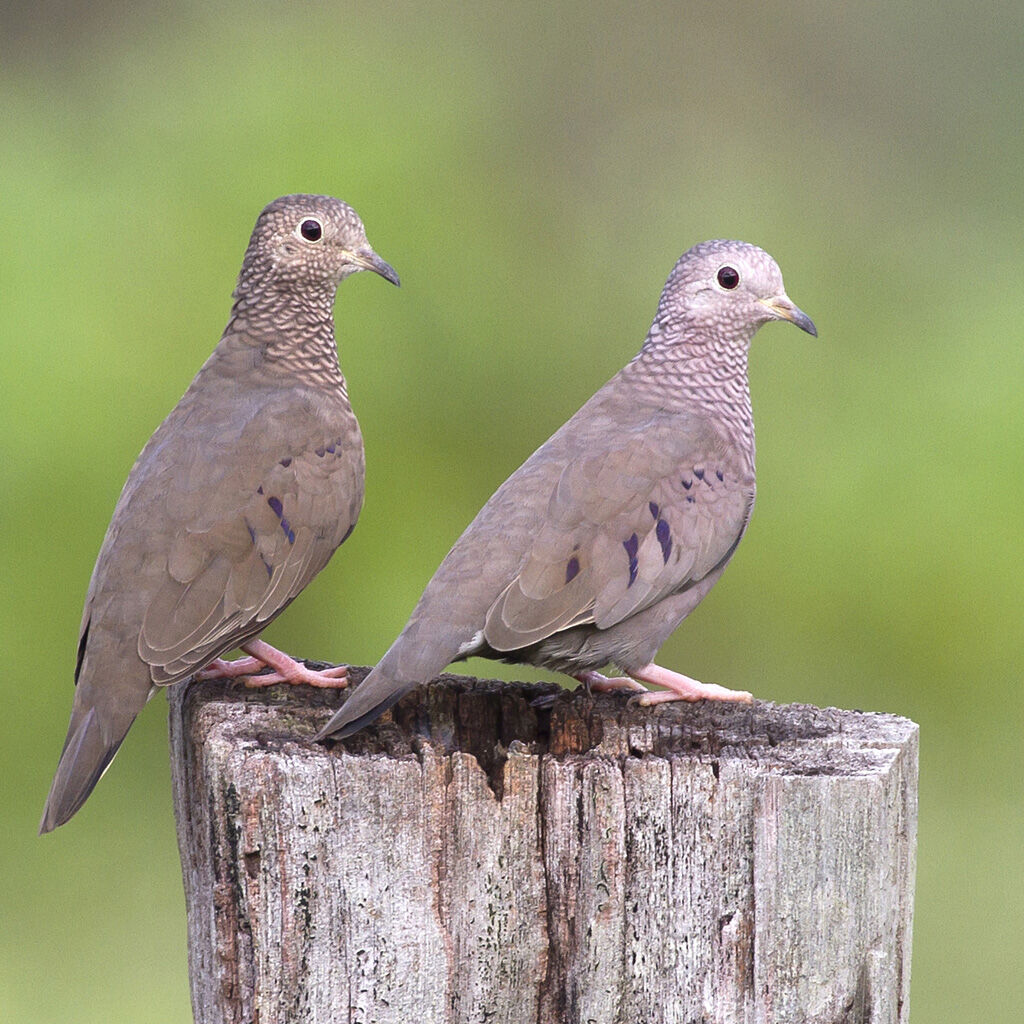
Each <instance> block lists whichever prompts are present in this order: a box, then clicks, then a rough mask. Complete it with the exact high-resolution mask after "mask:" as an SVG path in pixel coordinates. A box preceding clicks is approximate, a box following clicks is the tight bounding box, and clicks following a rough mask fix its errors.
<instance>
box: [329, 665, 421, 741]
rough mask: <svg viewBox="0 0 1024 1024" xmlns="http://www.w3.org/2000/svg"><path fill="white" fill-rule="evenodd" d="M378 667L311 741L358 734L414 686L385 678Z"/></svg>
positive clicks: (410, 683)
mask: <svg viewBox="0 0 1024 1024" xmlns="http://www.w3.org/2000/svg"><path fill="white" fill-rule="evenodd" d="M382 667H383V666H382V665H378V666H377V667H376V668H375V669H374V670H373V671H372V672H371V673H370V674H369V675H368V676H367V677H366V678H365V679H364V680H363V681H362V682H361V683H360V684H359V685H358V686H357V687H356V688H355V690H354V691H353V692H352V694H351V696H350V697H349V698H348V700H346V701H345V703H344V704H343V705H342V706H341V707H340V708H339V709H338V710H337V711H336V712H335V713H334V715H333V717H332V718H331V720H330V721H329V722H328V723H327V724H326V725H325V726H324V727H323V728H322V729H321V730H320V731H319V732H318V733H317V734H316V736H315V737H314V739H316V740H324V739H327V737H328V736H330V737H332V738H333V739H338V740H340V739H344V738H345V737H346V736H351V735H352V734H353V733H356V732H359V730H360V729H362V728H363V727H364V726H367V725H369V724H370V723H371V722H373V721H375V720H376V719H378V718H380V716H381V715H383V714H384V712H385V711H387V710H388V708H390V707H392V706H393V705H395V704H397V703H398V702H399V701H400V700H401V699H402V698H403V697H404V696H405V695H406V694H407V693H408V692H409V691H410V690H412V689H415V687H416V685H417V684H416V683H414V682H408V683H406V682H398V681H397V680H395V679H392V678H390V677H389V676H388V675H386V674H385V673H384V672H383V671H381V669H382Z"/></svg>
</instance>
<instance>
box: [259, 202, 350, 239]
mask: <svg viewBox="0 0 1024 1024" xmlns="http://www.w3.org/2000/svg"><path fill="white" fill-rule="evenodd" d="M306 217H315V218H316V219H317V220H319V221H321V223H325V224H327V223H330V224H333V225H334V226H335V227H337V228H341V229H348V230H353V231H362V227H363V225H362V221H360V219H359V217H358V215H357V214H356V211H355V210H353V209H352V207H351V206H349V205H348V203H343V202H342V201H341V200H340V199H335V198H334V197H333V196H316V195H291V196H282V197H281V198H280V199H275V200H274V201H273V202H272V203H270V204H269V205H268V206H267V207H266V208H265V209H264V210H263V212H262V213H261V214H260V217H259V221H258V222H257V226H258V227H265V228H269V229H270V230H271V231H276V230H280V229H284V230H287V231H291V230H293V229H294V227H295V225H296V224H297V223H298V222H299V221H301V220H303V219H304V218H306Z"/></svg>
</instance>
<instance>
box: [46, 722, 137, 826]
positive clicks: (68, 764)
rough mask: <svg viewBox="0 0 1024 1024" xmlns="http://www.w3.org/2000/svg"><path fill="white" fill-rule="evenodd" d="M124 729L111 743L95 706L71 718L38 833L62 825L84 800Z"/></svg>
mask: <svg viewBox="0 0 1024 1024" xmlns="http://www.w3.org/2000/svg"><path fill="white" fill-rule="evenodd" d="M128 724H129V725H130V724H131V722H130V721H129V723H128ZM127 731H128V729H127V727H126V728H125V730H124V732H122V733H121V735H120V736H118V737H117V739H116V740H114V742H113V743H111V742H109V741H108V740H106V739H104V736H103V728H102V726H101V724H100V720H99V715H98V714H97V713H96V709H95V708H90V709H89V711H88V712H87V713H86V714H85V716H84V717H83V718H82V719H81V720H80V721H78V722H75V721H74V719H72V723H71V726H70V727H69V729H68V736H67V739H66V740H65V741H64V750H63V752H62V753H61V755H60V763H59V764H58V765H57V771H56V774H55V775H54V776H53V783H52V785H51V786H50V795H49V796H48V797H47V798H46V806H45V807H44V808H43V818H42V821H40V823H39V834H40V835H41V836H42V835H46V833H47V832H52V831H53V830H54V829H55V828H57V827H58V826H60V825H63V824H64V823H65V822H66V821H68V820H69V819H70V818H71V817H73V816H74V814H75V813H76V812H77V811H78V809H79V808H80V807H81V806H82V804H84V803H85V801H86V800H87V799H88V798H89V794H90V793H91V792H92V791H93V789H95V788H96V783H97V782H99V781H100V779H101V778H102V777H103V773H104V772H105V771H106V770H107V767H108V766H109V764H110V762H111V761H113V759H114V755H115V754H116V753H117V749H118V747H120V746H121V741H122V740H123V739H124V737H125V734H126V733H127Z"/></svg>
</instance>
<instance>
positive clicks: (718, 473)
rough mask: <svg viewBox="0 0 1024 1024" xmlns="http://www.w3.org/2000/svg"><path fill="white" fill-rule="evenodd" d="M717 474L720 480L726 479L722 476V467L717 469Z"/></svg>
mask: <svg viewBox="0 0 1024 1024" xmlns="http://www.w3.org/2000/svg"><path fill="white" fill-rule="evenodd" d="M715 476H717V477H718V479H719V480H724V479H725V477H724V476H722V471H721V470H720V469H716V470H715Z"/></svg>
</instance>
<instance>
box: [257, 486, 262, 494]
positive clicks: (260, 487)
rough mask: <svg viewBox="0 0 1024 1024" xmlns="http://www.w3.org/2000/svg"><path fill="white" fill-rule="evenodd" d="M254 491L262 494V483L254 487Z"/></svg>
mask: <svg viewBox="0 0 1024 1024" xmlns="http://www.w3.org/2000/svg"><path fill="white" fill-rule="evenodd" d="M256 493H257V494H262V493H263V485H262V484H260V486H259V487H257V488H256Z"/></svg>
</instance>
